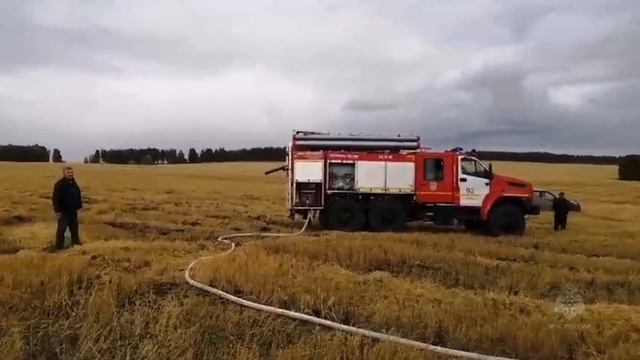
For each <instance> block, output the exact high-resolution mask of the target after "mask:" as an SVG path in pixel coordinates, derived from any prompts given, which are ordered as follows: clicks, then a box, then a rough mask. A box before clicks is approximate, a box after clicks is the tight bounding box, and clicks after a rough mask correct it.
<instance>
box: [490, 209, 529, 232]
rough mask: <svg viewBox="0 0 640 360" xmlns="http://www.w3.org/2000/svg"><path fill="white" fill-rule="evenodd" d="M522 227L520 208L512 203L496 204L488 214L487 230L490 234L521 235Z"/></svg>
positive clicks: (522, 217)
mask: <svg viewBox="0 0 640 360" xmlns="http://www.w3.org/2000/svg"><path fill="white" fill-rule="evenodd" d="M524 228H525V221H524V215H523V214H522V210H520V208H519V207H517V206H515V205H513V204H501V205H498V206H497V207H496V208H494V209H493V210H491V214H489V220H488V221H487V230H488V232H489V234H490V235H492V236H500V235H523V234H524Z"/></svg>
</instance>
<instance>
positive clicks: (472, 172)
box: [458, 156, 491, 207]
mask: <svg viewBox="0 0 640 360" xmlns="http://www.w3.org/2000/svg"><path fill="white" fill-rule="evenodd" d="M459 166H460V168H459V171H458V185H459V186H460V206H473V207H482V202H483V201H484V198H485V197H486V196H487V194H489V188H490V184H491V181H490V179H489V178H490V176H489V170H488V169H487V168H485V167H484V165H482V163H481V162H480V161H478V160H477V159H475V158H472V157H469V156H461V157H460V165H459Z"/></svg>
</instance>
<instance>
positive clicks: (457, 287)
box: [0, 163, 640, 360]
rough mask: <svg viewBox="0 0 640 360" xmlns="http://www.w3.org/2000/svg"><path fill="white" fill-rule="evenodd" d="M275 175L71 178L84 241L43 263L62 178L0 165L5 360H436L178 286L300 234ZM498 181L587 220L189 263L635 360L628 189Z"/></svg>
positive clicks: (273, 296) (433, 329)
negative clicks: (271, 235) (550, 199)
mask: <svg viewBox="0 0 640 360" xmlns="http://www.w3.org/2000/svg"><path fill="white" fill-rule="evenodd" d="M272 165H273V164H231V163H228V164H216V165H194V166H157V167H138V166H108V165H78V166H76V168H75V169H76V177H77V179H78V182H79V184H80V185H81V187H82V189H83V192H84V196H85V209H84V211H82V213H81V215H80V219H81V220H80V221H81V237H82V240H83V242H84V245H83V246H81V247H75V248H72V249H69V250H65V251H63V252H60V253H52V252H50V251H49V250H48V247H49V246H50V244H51V243H52V238H53V232H54V230H55V217H54V215H53V213H52V210H51V204H50V195H51V187H52V185H53V183H54V181H55V180H56V179H57V178H58V176H59V173H60V168H59V167H58V166H53V165H45V164H35V165H26V164H8V163H4V164H0V358H1V359H100V358H102V359H154V360H155V359H182V358H187V359H227V358H229V359H425V358H426V359H431V358H442V357H437V356H435V355H433V354H429V353H425V352H422V351H419V350H413V349H410V348H406V347H402V346H399V345H394V344H389V343H381V342H376V341H372V340H367V339H363V338H360V337H356V336H351V335H346V334H342V333H338V332H334V331H331V330H327V329H324V328H319V327H315V326H312V325H308V324H304V323H300V322H296V321H292V320H288V319H284V318H279V317H275V316H271V315H266V314H263V313H258V312H255V311H253V310H248V309H244V308H240V307H238V306H235V305H232V304H229V303H227V302H225V301H223V300H220V299H218V298H216V297H214V296H212V295H210V294H208V293H205V292H202V291H200V290H198V289H195V288H192V287H190V286H189V285H187V284H186V283H185V281H184V279H183V271H184V269H185V268H186V266H187V265H188V264H189V263H190V262H191V261H192V260H193V259H195V258H198V257H200V256H204V255H211V254H215V253H217V252H221V251H223V250H224V249H223V248H222V247H220V246H219V245H216V244H215V241H214V240H215V239H216V237H217V236H219V235H222V234H225V233H229V232H238V231H274V232H281V231H282V232H289V231H294V230H296V229H297V228H298V227H299V226H300V225H301V224H297V223H292V222H290V221H289V220H288V219H287V217H286V212H285V206H284V177H283V176H282V175H274V176H270V177H265V176H263V175H262V172H263V171H264V170H266V169H269V168H270V167H271V166H272ZM494 168H495V170H496V172H499V173H504V174H507V175H513V176H517V177H522V178H525V179H529V180H530V181H532V182H533V183H534V184H535V185H536V186H539V187H545V188H550V189H553V190H564V191H566V192H567V194H568V196H569V197H571V198H576V199H578V200H580V201H581V203H582V205H583V208H584V212H583V213H580V214H573V215H572V216H571V217H570V219H569V230H568V231H566V232H563V233H554V232H553V231H552V229H551V215H550V214H543V215H542V216H539V217H536V218H534V219H532V220H531V221H530V222H529V224H528V229H527V233H526V235H525V236H523V237H521V238H519V237H504V238H500V239H494V238H489V237H483V236H480V235H477V234H468V233H465V232H463V231H451V230H442V229H435V228H431V227H428V226H418V227H412V228H411V229H410V230H409V231H407V232H406V233H401V234H371V233H350V234H345V233H338V232H325V231H320V230H318V229H312V230H311V231H310V232H308V233H307V234H305V235H303V236H300V237H297V238H290V239H253V240H247V241H245V242H243V243H242V245H241V246H240V247H239V248H238V249H237V250H236V251H235V252H234V253H232V254H231V255H229V256H226V257H223V258H218V259H211V260H207V261H204V262H202V263H200V264H199V265H198V267H197V269H196V271H195V277H196V278H197V279H198V280H200V281H203V282H206V283H209V284H211V285H212V286H215V287H219V288H222V289H224V290H226V291H229V292H231V293H233V294H236V295H239V296H242V297H245V298H247V299H251V300H254V301H258V302H261V303H265V304H269V305H274V306H278V307H283V308H287V309H291V310H297V311H301V312H304V313H307V314H311V315H316V316H320V317H323V318H326V319H330V320H334V321H338V322H342V323H346V324H351V325H355V326H359V327H365V328H369V329H372V330H378V331H385V332H388V333H390V334H394V335H400V336H403V337H407V338H411V339H415V340H419V341H424V342H430V343H433V344H436V345H442V346H448V347H454V348H458V349H463V350H469V351H475V352H481V353H486V354H492V355H501V356H508V357H517V358H520V359H600V358H604V359H634V358H640V222H638V218H639V217H640V183H633V182H621V181H618V180H616V168H615V167H610V166H585V165H546V164H545V165H543V164H525V163H520V164H516V163H494ZM571 289H573V290H571ZM576 295H578V297H577V298H576ZM572 299H573V300H578V301H577V302H575V303H574V305H572V306H568V305H567V304H566V302H567V300H572ZM559 305H562V306H559ZM558 309H565V310H567V309H569V310H571V309H573V310H575V311H574V312H573V313H571V314H569V315H567V314H563V313H561V312H558V311H556V310H558ZM571 315H575V316H573V317H572V316H571Z"/></svg>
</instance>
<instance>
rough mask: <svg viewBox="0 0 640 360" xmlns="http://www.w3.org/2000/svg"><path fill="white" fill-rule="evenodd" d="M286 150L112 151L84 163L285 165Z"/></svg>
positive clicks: (266, 148) (86, 159)
mask: <svg viewBox="0 0 640 360" xmlns="http://www.w3.org/2000/svg"><path fill="white" fill-rule="evenodd" d="M285 157H286V149H285V148H284V147H257V148H249V149H238V150H226V149H225V148H217V149H215V150H213V149H211V148H207V149H202V150H200V151H197V150H196V149H195V148H190V149H189V151H188V152H187V154H186V155H185V153H184V152H183V151H182V150H177V149H157V148H146V149H111V150H104V149H103V150H96V151H95V152H94V153H93V154H92V155H90V156H88V157H86V158H85V163H93V164H97V163H104V164H141V165H153V164H187V163H190V164H194V163H212V162H231V161H284V159H285Z"/></svg>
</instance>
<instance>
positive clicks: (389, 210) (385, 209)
mask: <svg viewBox="0 0 640 360" xmlns="http://www.w3.org/2000/svg"><path fill="white" fill-rule="evenodd" d="M406 225H407V213H406V211H405V210H404V208H403V207H402V204H400V203H399V202H397V201H393V200H383V201H376V202H374V203H372V204H371V207H370V209H369V227H370V228H371V230H373V231H402V230H404V228H405V227H406Z"/></svg>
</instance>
